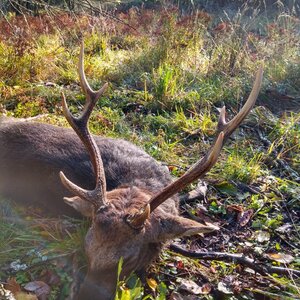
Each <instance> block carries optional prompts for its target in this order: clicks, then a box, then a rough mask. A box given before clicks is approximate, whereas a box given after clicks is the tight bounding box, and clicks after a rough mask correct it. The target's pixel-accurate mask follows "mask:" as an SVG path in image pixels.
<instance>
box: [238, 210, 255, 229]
mask: <svg viewBox="0 0 300 300" xmlns="http://www.w3.org/2000/svg"><path fill="white" fill-rule="evenodd" d="M252 215H253V209H248V210H246V211H242V212H240V213H239V214H238V217H237V221H238V223H239V225H240V226H241V227H244V226H245V225H246V224H248V222H249V221H250V220H251V217H252Z"/></svg>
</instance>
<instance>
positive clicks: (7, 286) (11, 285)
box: [4, 277, 21, 295]
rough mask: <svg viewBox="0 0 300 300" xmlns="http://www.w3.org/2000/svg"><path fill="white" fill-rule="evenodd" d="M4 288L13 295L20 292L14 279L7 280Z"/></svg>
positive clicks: (19, 287)
mask: <svg viewBox="0 0 300 300" xmlns="http://www.w3.org/2000/svg"><path fill="white" fill-rule="evenodd" d="M4 287H5V289H7V290H9V291H11V292H12V293H13V294H14V295H16V294H17V293H19V292H21V286H20V285H19V284H18V283H17V281H16V278H15V277H11V278H9V279H8V280H7V283H6V284H5V286H4Z"/></svg>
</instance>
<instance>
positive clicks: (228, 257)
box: [170, 244, 300, 277]
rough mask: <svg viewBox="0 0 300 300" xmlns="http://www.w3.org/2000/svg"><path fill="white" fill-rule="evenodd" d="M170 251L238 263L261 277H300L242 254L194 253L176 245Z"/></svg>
mask: <svg viewBox="0 0 300 300" xmlns="http://www.w3.org/2000/svg"><path fill="white" fill-rule="evenodd" d="M170 250H172V251H174V252H176V253H180V254H182V255H184V256H187V257H192V258H198V259H204V260H220V261H228V262H233V263H238V264H241V265H244V266H246V267H248V268H250V269H252V270H254V271H255V272H257V273H259V274H261V275H267V274H272V273H275V274H280V275H296V276H298V277H300V271H298V270H294V269H290V268H284V267H274V266H270V265H262V264H259V263H258V262H257V261H255V260H254V259H252V258H250V257H247V256H245V255H244V254H242V253H238V254H235V253H226V252H192V251H188V250H185V249H183V248H181V247H179V246H177V245H175V244H171V245H170Z"/></svg>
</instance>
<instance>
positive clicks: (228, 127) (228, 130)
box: [217, 66, 263, 143]
mask: <svg viewBox="0 0 300 300" xmlns="http://www.w3.org/2000/svg"><path fill="white" fill-rule="evenodd" d="M262 78H263V67H262V66H260V67H259V69H258V71H257V73H256V77H255V81H254V84H253V88H252V91H251V93H250V95H249V97H248V99H247V101H246V103H245V104H244V106H243V108H242V109H241V110H240V112H239V113H238V114H237V115H236V116H235V117H234V118H233V119H232V120H231V121H229V122H226V108H225V106H223V107H222V109H221V111H220V116H219V121H218V127H217V130H218V132H221V131H223V132H224V143H225V141H226V140H227V138H228V137H229V136H230V135H231V134H232V132H233V131H234V130H235V129H236V128H237V127H238V126H239V125H240V124H241V123H242V122H243V120H244V119H245V118H246V116H247V115H248V113H249V112H250V110H251V109H252V107H253V106H254V104H255V101H256V99H257V96H258V93H259V90H260V87H261V83H262Z"/></svg>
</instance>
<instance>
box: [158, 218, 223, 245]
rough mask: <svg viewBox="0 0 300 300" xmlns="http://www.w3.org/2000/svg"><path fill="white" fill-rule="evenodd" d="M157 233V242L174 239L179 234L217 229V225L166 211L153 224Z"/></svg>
mask: <svg viewBox="0 0 300 300" xmlns="http://www.w3.org/2000/svg"><path fill="white" fill-rule="evenodd" d="M154 226H155V227H156V228H155V229H156V230H155V231H154V232H156V233H157V236H156V239H157V240H158V241H159V242H164V241H167V240H171V239H174V238H176V237H181V236H189V235H193V234H197V233H207V232H212V231H215V230H219V227H218V226H216V225H213V224H206V225H204V224H201V223H198V222H195V221H193V220H190V219H187V218H183V217H180V216H174V215H171V214H168V213H165V214H164V217H163V218H161V219H160V220H158V222H157V223H155V224H154Z"/></svg>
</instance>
